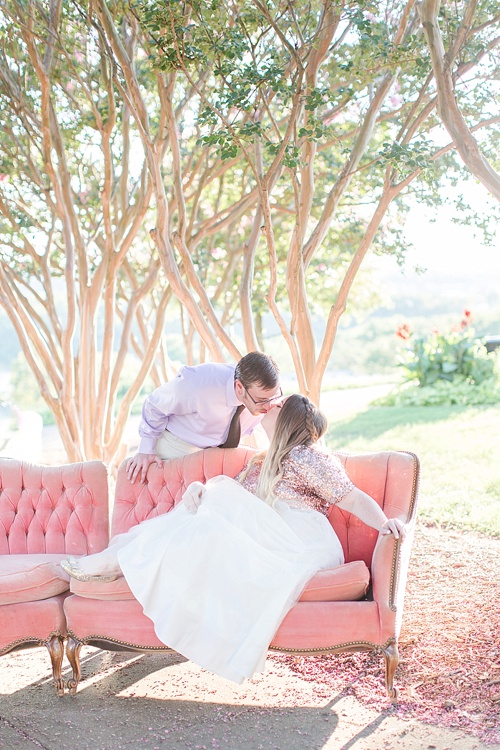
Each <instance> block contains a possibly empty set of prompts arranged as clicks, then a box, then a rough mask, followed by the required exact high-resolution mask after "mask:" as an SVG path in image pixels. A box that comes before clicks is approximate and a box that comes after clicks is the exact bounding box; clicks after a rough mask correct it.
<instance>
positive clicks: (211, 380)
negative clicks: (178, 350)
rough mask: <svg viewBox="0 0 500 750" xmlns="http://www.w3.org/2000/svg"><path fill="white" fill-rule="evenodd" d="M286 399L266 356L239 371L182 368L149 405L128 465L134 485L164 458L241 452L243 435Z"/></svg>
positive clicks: (255, 356) (244, 362) (253, 355)
mask: <svg viewBox="0 0 500 750" xmlns="http://www.w3.org/2000/svg"><path fill="white" fill-rule="evenodd" d="M281 397H282V391H281V388H280V382H279V370H278V367H277V365H276V363H275V362H274V360H273V359H272V357H269V356H268V355H267V354H263V353H262V352H250V354H247V355H245V356H244V357H242V358H241V359H240V361H239V362H238V363H237V364H236V366H235V365H229V364H219V363H207V364H203V365H197V366H196V367H187V366H185V367H181V369H180V370H179V373H178V375H177V377H176V378H174V379H173V380H171V381H169V382H168V383H165V384H164V385H161V386H160V387H159V388H157V389H156V390H155V391H153V393H152V394H151V395H150V396H148V397H147V398H146V401H145V402H144V406H143V408H142V420H141V423H140V425H139V435H140V437H141V441H140V443H139V449H138V452H137V453H136V455H135V456H133V457H132V458H131V459H129V461H128V464H127V473H128V477H129V479H130V481H132V482H135V480H136V479H137V478H138V477H139V479H141V481H144V480H145V478H146V474H147V470H148V468H149V466H150V465H151V464H152V463H154V462H156V463H157V464H160V462H161V459H165V458H176V457H178V456H184V455H187V454H188V453H194V452H195V451H198V450H201V449H203V448H209V447H211V446H220V447H227V448H230V447H236V446H237V445H238V442H239V437H240V433H241V435H250V434H251V433H252V432H253V430H254V429H255V427H256V426H257V425H258V424H259V422H260V421H261V419H262V418H263V416H264V415H265V414H267V412H268V411H269V410H270V409H272V408H273V406H274V405H276V404H277V403H278V402H279V400H280V399H281ZM238 407H239V409H238ZM233 418H234V419H233ZM230 428H231V429H230ZM228 438H229V439H228Z"/></svg>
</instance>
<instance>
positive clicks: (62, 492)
mask: <svg viewBox="0 0 500 750" xmlns="http://www.w3.org/2000/svg"><path fill="white" fill-rule="evenodd" d="M108 539H109V503H108V476H107V470H106V467H105V466H104V464H103V463H101V461H86V462H83V463H74V464H65V465H63V466H38V465H35V464H30V463H27V462H24V461H18V460H16V459H11V458H2V459H0V555H8V554H26V553H63V554H68V555H85V554H90V553H92V552H99V551H100V550H102V549H104V548H105V547H106V545H107V544H108Z"/></svg>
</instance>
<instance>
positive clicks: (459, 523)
mask: <svg viewBox="0 0 500 750" xmlns="http://www.w3.org/2000/svg"><path fill="white" fill-rule="evenodd" d="M327 444H328V446H329V447H330V448H332V449H333V450H345V451H348V452H354V453H360V452H371V451H379V450H408V451H411V452H412V453H416V454H417V455H418V457H419V459H420V463H421V480H420V493H419V494H420V502H419V516H420V518H422V519H424V520H426V521H428V522H432V523H436V524H439V525H442V526H444V527H452V528H456V529H463V530H474V531H480V532H482V533H486V534H489V535H492V536H500V406H488V407H460V406H425V407H370V408H368V409H367V410H366V411H362V412H359V413H358V414H356V415H354V416H353V417H352V418H350V419H347V420H345V421H343V422H339V423H337V424H332V425H331V427H330V429H329V432H328V435H327Z"/></svg>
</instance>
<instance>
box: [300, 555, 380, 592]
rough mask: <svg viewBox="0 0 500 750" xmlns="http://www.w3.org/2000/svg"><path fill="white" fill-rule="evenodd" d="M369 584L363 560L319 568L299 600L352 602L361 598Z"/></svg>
mask: <svg viewBox="0 0 500 750" xmlns="http://www.w3.org/2000/svg"><path fill="white" fill-rule="evenodd" d="M369 585H370V571H369V570H368V568H367V567H366V564H365V563H364V562H363V560H354V561H353V562H350V563H346V564H345V565H339V566H338V567H337V568H329V569H328V570H319V571H318V572H317V573H316V575H314V576H313V577H312V578H311V580H310V581H309V583H308V584H307V586H306V587H305V589H304V591H303V592H302V595H301V597H300V600H299V601H301V602H353V601H356V600H357V599H362V598H363V597H364V596H365V594H366V592H367V591H368V586H369Z"/></svg>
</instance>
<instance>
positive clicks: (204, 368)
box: [179, 362, 235, 386]
mask: <svg viewBox="0 0 500 750" xmlns="http://www.w3.org/2000/svg"><path fill="white" fill-rule="evenodd" d="M234 370H235V365H230V364H226V363H224V362H204V363H203V364H201V365H183V367H181V368H180V370H179V377H181V378H183V379H184V380H186V381H189V382H192V383H193V384H195V383H196V384H197V385H204V386H210V385H216V384H219V383H227V381H228V380H229V378H231V377H232V376H234Z"/></svg>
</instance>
